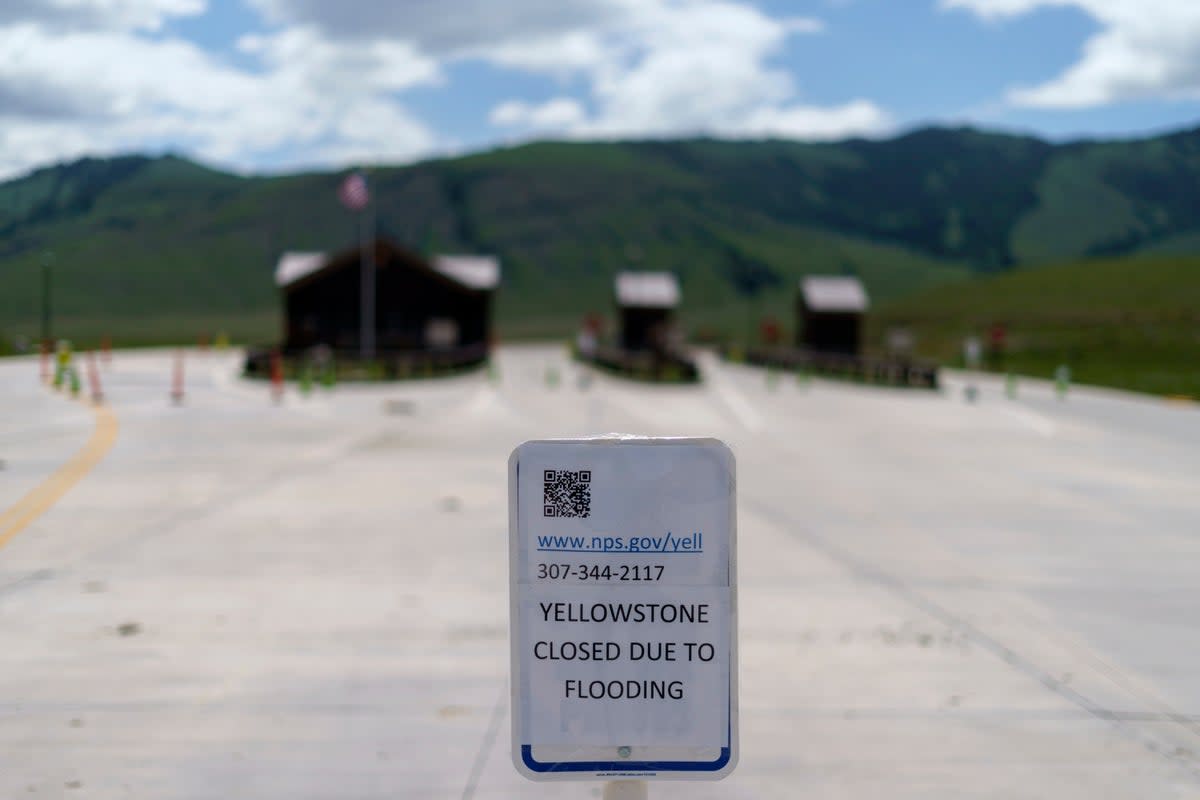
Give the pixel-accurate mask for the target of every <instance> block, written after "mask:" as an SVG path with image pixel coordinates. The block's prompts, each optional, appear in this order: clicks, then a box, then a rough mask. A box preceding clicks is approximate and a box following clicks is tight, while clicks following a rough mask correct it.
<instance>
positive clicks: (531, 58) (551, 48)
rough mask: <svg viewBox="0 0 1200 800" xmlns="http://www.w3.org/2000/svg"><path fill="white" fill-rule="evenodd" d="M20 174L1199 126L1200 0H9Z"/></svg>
mask: <svg viewBox="0 0 1200 800" xmlns="http://www.w3.org/2000/svg"><path fill="white" fill-rule="evenodd" d="M0 54H3V56H2V57H0V177H9V176H12V175H16V174H20V173H21V172H24V171H27V170H28V169H30V168H31V167H34V166H39V165H43V164H47V163H53V162H56V161H62V160H68V159H72V158H75V157H78V156H80V155H85V154H109V153H119V152H130V151H140V152H163V151H167V150H170V151H173V152H179V153H184V154H187V155H190V156H192V157H195V158H198V159H200V160H202V161H205V162H207V163H210V164H215V165H218V166H222V167H227V168H232V169H237V170H242V171H278V170H282V169H291V168H295V167H302V166H319V167H340V166H345V165H351V164H355V163H360V162H372V163H377V162H392V163H395V162H405V161H412V160H414V159H418V158H421V157H424V156H428V155H433V154H443V153H454V152H462V151H464V150H471V149H475V148H479V147H485V146H488V145H495V144H500V143H508V142H517V141H523V140H528V139H531V138H547V137H557V138H613V137H651V136H676V135H694V134H708V135H714V136H723V137H732V138H755V137H765V136H774V137H789V138H800V139H829V138H838V137H843V136H849V135H866V136H877V135H887V134H890V133H893V132H896V131H901V130H904V129H907V128H910V127H913V126H916V125H920V124H926V123H930V122H940V123H948V124H960V123H971V124H975V125H980V126H984V127H990V128H1001V129H1007V130H1020V131H1030V132H1035V133H1039V134H1041V135H1044V136H1048V137H1052V138H1059V139H1061V138H1064V137H1070V136H1077V135H1089V136H1110V135H1129V134H1138V133H1144V132H1152V131H1158V130H1162V129H1166V128H1170V127H1174V126H1183V125H1190V124H1195V123H1200V0H337V1H336V2H334V1H333V0H0Z"/></svg>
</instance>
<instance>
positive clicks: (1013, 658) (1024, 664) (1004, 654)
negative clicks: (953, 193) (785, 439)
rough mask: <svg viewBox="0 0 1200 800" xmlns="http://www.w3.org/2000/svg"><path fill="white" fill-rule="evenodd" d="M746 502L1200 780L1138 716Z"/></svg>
mask: <svg viewBox="0 0 1200 800" xmlns="http://www.w3.org/2000/svg"><path fill="white" fill-rule="evenodd" d="M746 505H748V506H750V507H751V508H753V510H754V511H755V512H757V513H759V514H762V515H763V516H764V517H766V518H767V519H769V520H771V521H772V522H773V523H775V524H778V525H780V526H781V528H782V529H783V530H790V531H794V532H795V533H796V534H797V535H798V536H799V538H801V539H802V540H803V541H805V542H807V543H808V544H809V545H810V546H812V547H813V548H814V549H816V550H818V551H820V552H822V553H824V554H825V555H826V556H828V557H830V558H831V559H833V560H834V561H835V562H837V563H838V564H840V565H842V567H844V568H846V569H848V570H849V571H850V572H851V573H852V574H855V575H857V576H859V577H860V578H863V579H865V580H868V581H870V582H872V583H874V584H876V585H878V586H880V587H882V588H884V589H886V590H888V591H890V592H891V593H892V594H894V595H896V596H897V597H898V598H900V599H902V600H904V601H905V602H907V603H908V604H909V605H911V606H913V607H914V608H917V609H919V610H921V611H923V612H924V613H926V614H928V615H929V616H931V617H933V618H934V619H936V620H939V621H941V622H942V623H943V624H945V625H948V626H950V627H952V628H955V629H957V630H960V631H962V632H963V633H965V634H966V635H967V636H968V637H969V638H970V639H971V640H972V641H974V642H975V643H976V644H977V645H979V646H980V647H982V648H983V649H984V650H986V651H988V652H989V653H991V654H992V655H994V656H996V657H997V658H999V659H1000V660H1001V661H1003V662H1004V663H1006V664H1008V665H1009V666H1011V667H1012V668H1013V669H1015V670H1017V671H1018V672H1021V673H1022V674H1024V675H1026V676H1028V677H1030V678H1032V679H1033V680H1035V681H1037V682H1038V683H1040V684H1041V685H1042V686H1044V687H1045V688H1047V689H1049V690H1050V691H1051V692H1053V693H1055V694H1057V695H1059V696H1060V697H1062V698H1063V699H1064V700H1067V701H1068V702H1070V703H1072V704H1073V705H1075V706H1076V707H1077V708H1080V709H1082V710H1083V711H1085V712H1087V714H1088V715H1089V716H1091V717H1092V718H1094V719H1097V720H1101V721H1103V722H1107V723H1109V724H1111V725H1112V726H1113V727H1114V728H1115V729H1116V730H1118V731H1120V732H1122V733H1123V734H1124V735H1125V736H1127V737H1128V738H1130V739H1132V740H1133V741H1135V742H1137V743H1138V744H1140V745H1141V746H1142V747H1143V748H1145V749H1146V750H1147V751H1149V752H1151V753H1153V754H1155V755H1158V756H1160V757H1162V758H1164V759H1165V760H1167V761H1169V762H1171V763H1173V764H1174V765H1175V766H1177V767H1179V768H1181V769H1182V770H1183V771H1185V772H1186V773H1187V774H1188V775H1189V776H1190V777H1191V778H1192V779H1193V780H1194V781H1197V782H1200V768H1197V767H1196V766H1194V765H1193V764H1191V763H1186V762H1183V761H1182V760H1181V759H1180V758H1178V757H1177V756H1175V755H1173V753H1174V752H1175V751H1177V748H1172V747H1166V746H1164V745H1163V744H1162V743H1161V742H1160V741H1158V740H1157V739H1156V738H1154V737H1153V736H1151V735H1149V734H1147V733H1145V732H1144V731H1139V730H1135V729H1133V728H1131V727H1130V725H1129V723H1130V722H1142V721H1145V720H1142V719H1138V718H1135V717H1130V716H1127V715H1124V714H1122V715H1116V714H1113V712H1112V710H1111V709H1106V708H1104V707H1103V706H1101V705H1100V704H1099V703H1096V702H1095V701H1093V700H1092V699H1091V698H1089V697H1088V696H1086V695H1084V694H1083V693H1082V692H1079V691H1077V690H1075V689H1073V688H1071V687H1070V686H1067V685H1066V684H1064V683H1063V682H1062V681H1060V680H1058V679H1057V678H1055V677H1054V676H1052V675H1051V674H1050V673H1049V672H1047V671H1046V670H1045V669H1043V668H1041V667H1039V666H1038V665H1037V664H1036V663H1034V662H1033V661H1032V660H1030V659H1029V658H1027V657H1025V656H1023V655H1021V654H1020V653H1018V652H1017V651H1016V650H1014V649H1012V648H1011V647H1009V646H1008V645H1006V644H1004V643H1003V642H1001V641H1000V640H999V639H996V638H994V637H993V636H991V635H989V634H988V633H985V632H984V631H983V630H982V629H981V628H979V626H977V625H975V624H974V623H972V622H970V621H968V620H966V619H964V618H962V617H960V616H959V615H957V614H955V613H954V612H953V611H951V610H949V609H948V608H946V607H944V606H943V605H941V604H940V603H938V602H936V601H934V600H931V599H930V598H928V597H926V596H925V595H923V594H922V593H920V592H918V591H917V590H915V589H913V588H912V587H911V586H909V585H908V584H907V583H905V582H904V581H903V580H902V579H901V578H899V577H897V576H895V575H893V574H891V573H889V572H887V571H886V570H884V569H881V568H879V567H876V566H873V565H871V564H870V563H868V562H866V561H864V560H862V559H860V558H859V557H857V556H855V555H853V554H852V553H850V552H849V551H847V550H844V549H843V548H841V547H838V546H837V545H835V544H833V543H832V542H830V541H828V540H827V539H826V538H825V537H823V536H820V535H819V534H816V533H814V532H813V531H812V530H810V529H808V528H804V527H800V526H795V525H791V524H789V522H788V520H787V519H786V518H785V517H782V516H781V515H780V514H778V513H777V512H776V511H775V509H774V508H772V507H771V506H769V505H767V504H765V503H762V502H749V503H746ZM1167 716H1168V719H1169V720H1170V721H1171V722H1173V723H1175V724H1176V725H1178V726H1179V727H1180V728H1182V729H1183V730H1184V731H1186V732H1187V733H1189V734H1192V735H1195V731H1194V729H1193V728H1192V726H1191V725H1189V724H1188V722H1189V719H1188V716H1187V715H1185V714H1180V713H1179V712H1176V711H1169V712H1167Z"/></svg>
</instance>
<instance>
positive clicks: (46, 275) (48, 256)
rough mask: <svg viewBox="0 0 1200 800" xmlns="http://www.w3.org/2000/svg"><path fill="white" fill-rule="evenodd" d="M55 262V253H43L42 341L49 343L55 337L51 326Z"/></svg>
mask: <svg viewBox="0 0 1200 800" xmlns="http://www.w3.org/2000/svg"><path fill="white" fill-rule="evenodd" d="M53 260H54V253H51V252H45V253H42V341H43V342H47V343H49V342H50V341H51V340H52V335H53V330H52V326H51V324H50V316H51V303H50V286H51V282H50V279H51V274H50V264H51V262H52V261H53Z"/></svg>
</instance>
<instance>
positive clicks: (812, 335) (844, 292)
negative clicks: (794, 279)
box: [796, 275, 870, 356]
mask: <svg viewBox="0 0 1200 800" xmlns="http://www.w3.org/2000/svg"><path fill="white" fill-rule="evenodd" d="M869 304H870V301H869V300H868V299H867V292H866V289H864V288H863V285H862V281H860V280H859V279H858V278H853V277H844V276H833V275H810V276H807V277H805V278H802V279H801V280H800V292H799V295H798V297H797V301H796V307H797V316H798V324H797V326H796V346H797V347H800V348H802V349H804V350H808V351H811V352H814V353H830V354H839V355H852V356H856V355H858V354H859V353H860V351H861V349H862V323H863V316H864V315H865V314H866V312H867V308H868V306H869Z"/></svg>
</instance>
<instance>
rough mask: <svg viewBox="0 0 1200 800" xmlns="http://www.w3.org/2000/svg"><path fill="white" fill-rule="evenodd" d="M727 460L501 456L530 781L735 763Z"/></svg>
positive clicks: (582, 444) (712, 448)
mask: <svg viewBox="0 0 1200 800" xmlns="http://www.w3.org/2000/svg"><path fill="white" fill-rule="evenodd" d="M734 490H735V484H734V467H733V454H732V453H731V452H730V450H729V448H728V447H726V446H725V445H724V444H722V443H721V442H719V441H716V440H714V439H646V438H635V437H605V438H599V439H584V440H558V441H539V442H526V443H525V444H523V445H521V446H520V447H518V448H517V449H516V450H515V451H514V452H513V454H512V457H511V458H510V459H509V552H510V575H511V580H512V588H511V613H512V626H511V645H512V695H513V705H512V707H513V738H512V741H513V761H514V763H515V764H516V765H517V769H518V770H520V771H521V772H522V773H523V774H524V775H526V776H527V777H529V778H533V779H535V780H553V779H577V780H578V779H591V778H598V777H599V778H639V779H645V778H675V779H710V780H712V779H717V778H722V777H724V776H725V775H727V774H729V773H730V772H731V771H732V770H733V768H734V765H735V764H736V762H737V649H736V642H737V624H736V620H737V614H736V609H737V602H736V588H737V581H736V568H735V565H736V559H735V552H736V549H735V541H736V538H735V504H734V500H735V494H734Z"/></svg>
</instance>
